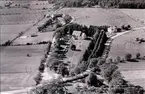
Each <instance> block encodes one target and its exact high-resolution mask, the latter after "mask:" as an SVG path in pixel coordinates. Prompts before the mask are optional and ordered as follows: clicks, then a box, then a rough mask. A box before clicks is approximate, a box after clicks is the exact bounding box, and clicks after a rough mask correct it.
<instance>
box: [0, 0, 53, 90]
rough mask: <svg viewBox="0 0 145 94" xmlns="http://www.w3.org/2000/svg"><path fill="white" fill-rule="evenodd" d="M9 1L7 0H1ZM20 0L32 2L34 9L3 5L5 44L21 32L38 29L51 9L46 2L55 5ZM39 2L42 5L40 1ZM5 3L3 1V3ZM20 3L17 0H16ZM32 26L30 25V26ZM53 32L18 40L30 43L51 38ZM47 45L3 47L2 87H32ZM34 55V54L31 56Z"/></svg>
mask: <svg viewBox="0 0 145 94" xmlns="http://www.w3.org/2000/svg"><path fill="white" fill-rule="evenodd" d="M1 2H5V1H0V3H1ZM17 3H20V4H26V5H27V4H30V7H31V9H25V8H3V9H0V19H1V22H0V27H1V28H0V33H1V44H2V43H4V42H6V41H8V40H12V39H14V38H15V37H16V36H17V35H18V34H19V33H20V32H22V31H26V30H27V31H26V32H25V34H24V35H23V36H30V35H31V34H35V33H36V32H37V27H38V26H39V25H40V24H42V23H44V22H45V21H46V20H47V19H43V20H42V21H41V22H39V23H38V24H36V25H35V26H34V24H35V23H36V22H38V21H39V20H40V19H42V18H43V17H44V14H46V12H49V11H50V9H47V10H43V9H42V8H44V7H45V6H47V8H51V5H50V4H49V5H48V3H46V4H45V2H43V1H42V2H41V1H40V2H39V1H37V2H36V1H31V2H30V3H29V2H27V1H26V2H25V3H24V1H22V2H21V1H18V2H17ZM36 3H37V4H38V5H36ZM1 4H2V3H1ZM15 4H16V2H15ZM28 28H30V29H28ZM50 39H51V33H50V32H48V33H41V34H39V36H38V37H36V38H30V37H28V38H26V39H20V38H18V39H16V40H15V41H16V42H15V41H14V44H17V43H20V44H22V43H27V42H37V41H44V40H50ZM46 47H47V45H31V46H8V47H1V48H0V54H1V56H0V57H1V59H0V60H1V64H0V66H1V68H0V70H1V72H0V75H1V90H0V91H9V90H17V89H24V88H25V87H31V86H33V85H35V82H34V79H33V78H34V77H35V76H36V74H37V70H38V66H39V65H40V60H41V58H42V57H43V55H44V50H45V49H46ZM27 54H29V55H30V57H28V56H27Z"/></svg>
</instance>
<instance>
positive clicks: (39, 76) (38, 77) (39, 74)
mask: <svg viewBox="0 0 145 94" xmlns="http://www.w3.org/2000/svg"><path fill="white" fill-rule="evenodd" d="M34 80H35V82H36V85H38V84H40V81H41V80H42V76H41V73H40V72H39V73H38V74H37V75H36V77H35V78H34Z"/></svg>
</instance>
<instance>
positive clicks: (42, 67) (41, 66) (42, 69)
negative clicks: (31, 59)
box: [39, 64, 45, 72]
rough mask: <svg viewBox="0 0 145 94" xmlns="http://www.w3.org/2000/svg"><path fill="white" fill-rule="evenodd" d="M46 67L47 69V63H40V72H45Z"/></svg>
mask: <svg viewBox="0 0 145 94" xmlns="http://www.w3.org/2000/svg"><path fill="white" fill-rule="evenodd" d="M44 69H45V65H44V64H40V66H39V71H40V72H43V71H44Z"/></svg>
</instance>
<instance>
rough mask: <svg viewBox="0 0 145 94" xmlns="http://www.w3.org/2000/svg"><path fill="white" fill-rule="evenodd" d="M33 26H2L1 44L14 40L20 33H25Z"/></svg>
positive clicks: (0, 31)
mask: <svg viewBox="0 0 145 94" xmlns="http://www.w3.org/2000/svg"><path fill="white" fill-rule="evenodd" d="M31 25H32V24H18V25H1V26H0V27H1V30H0V34H1V40H0V44H2V43H4V42H6V41H8V40H12V39H14V38H15V37H16V36H17V35H18V34H19V33H20V32H22V31H25V30H26V29H27V28H28V27H30V26H31Z"/></svg>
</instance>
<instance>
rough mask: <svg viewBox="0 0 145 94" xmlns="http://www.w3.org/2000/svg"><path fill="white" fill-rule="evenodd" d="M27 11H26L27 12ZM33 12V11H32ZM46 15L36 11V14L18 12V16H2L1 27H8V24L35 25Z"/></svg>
mask: <svg viewBox="0 0 145 94" xmlns="http://www.w3.org/2000/svg"><path fill="white" fill-rule="evenodd" d="M25 11H26V10H25ZM30 12H31V11H30ZM44 14H45V11H36V12H34V13H28V12H27V13H20V14H19V11H18V14H15V13H14V14H13V13H12V15H10V14H6V15H3V14H1V16H0V19H1V22H0V25H7V24H29V23H35V22H36V21H38V20H39V19H41V18H43V17H44Z"/></svg>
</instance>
